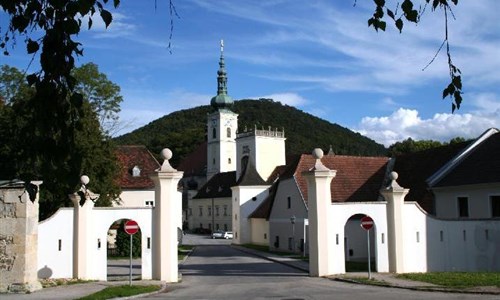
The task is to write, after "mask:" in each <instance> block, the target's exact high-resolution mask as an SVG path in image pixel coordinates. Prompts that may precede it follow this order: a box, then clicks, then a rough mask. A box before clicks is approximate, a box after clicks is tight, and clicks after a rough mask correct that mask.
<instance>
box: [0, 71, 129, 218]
mask: <svg viewBox="0 0 500 300" xmlns="http://www.w3.org/2000/svg"><path fill="white" fill-rule="evenodd" d="M1 70H2V73H1V74H0V79H2V81H1V82H0V97H2V98H3V99H5V101H4V102H5V105H2V106H0V156H1V158H2V159H1V160H0V177H1V178H20V179H22V180H31V179H42V180H43V181H44V184H43V188H42V189H41V192H42V194H41V197H40V204H41V205H40V218H41V219H44V218H46V217H48V216H50V215H51V214H52V213H54V212H55V211H56V210H57V209H58V208H59V207H61V206H70V205H71V203H70V201H69V198H68V194H69V193H72V192H74V191H75V190H76V189H77V186H78V185H79V178H80V176H81V175H83V174H86V175H88V176H89V177H90V178H91V183H90V185H89V188H90V189H92V190H93V191H94V192H96V193H99V194H101V196H100V198H99V200H98V202H97V203H96V205H98V206H109V205H110V204H111V202H112V201H114V200H115V199H117V198H118V196H119V193H120V189H119V187H118V185H117V182H116V180H115V176H116V174H117V172H118V170H119V169H118V164H117V160H116V157H115V150H114V145H113V143H112V141H111V140H110V139H109V138H107V137H106V136H105V135H104V134H103V133H102V130H101V126H100V124H99V121H98V118H97V114H96V113H95V112H94V111H93V110H92V106H91V104H90V103H89V102H88V101H86V100H84V101H82V107H81V112H82V113H81V114H80V115H79V116H78V118H76V119H75V121H76V123H75V124H74V129H73V130H74V145H73V146H72V147H70V148H69V149H70V150H71V151H65V150H66V149H65V148H64V146H61V144H63V143H64V140H63V139H62V138H61V135H60V134H59V132H54V134H53V135H50V136H43V134H44V132H45V131H44V129H43V128H39V127H37V126H38V125H40V124H39V123H35V124H34V123H33V122H32V120H33V115H34V114H35V113H36V112H37V109H39V107H38V106H34V105H32V104H33V102H32V101H31V98H30V95H32V94H35V93H36V91H35V90H34V89H33V88H30V87H29V86H28V84H27V83H26V82H25V81H24V80H23V77H22V74H21V72H19V71H18V70H16V69H15V68H10V67H6V66H2V68H1ZM4 71H5V72H4ZM19 79H20V81H19ZM12 82H14V83H15V82H17V85H18V88H17V89H16V88H15V85H13V84H11V83H12ZM4 95H5V96H4ZM7 97H10V98H7ZM54 117H56V116H54ZM29 137H30V138H29Z"/></svg>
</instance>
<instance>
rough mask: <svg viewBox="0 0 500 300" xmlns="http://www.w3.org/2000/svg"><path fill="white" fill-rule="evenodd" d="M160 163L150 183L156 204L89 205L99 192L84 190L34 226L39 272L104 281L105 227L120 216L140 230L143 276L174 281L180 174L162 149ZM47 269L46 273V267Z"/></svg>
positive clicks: (176, 266)
mask: <svg viewBox="0 0 500 300" xmlns="http://www.w3.org/2000/svg"><path fill="white" fill-rule="evenodd" d="M162 156H163V158H164V159H165V161H164V162H163V165H162V166H161V168H160V169H159V170H157V172H156V173H155V174H153V175H152V176H151V179H152V180H153V181H154V182H155V187H156V191H155V207H140V208H128V207H127V208H125V207H94V201H95V200H96V199H97V198H98V197H99V195H96V194H93V193H92V192H91V191H90V190H88V189H87V188H86V185H87V184H88V182H89V181H88V177H86V176H82V187H81V189H80V190H79V191H78V192H76V193H74V194H72V195H70V198H71V200H72V201H73V203H74V208H62V209H60V210H59V211H57V212H56V213H55V214H54V215H53V216H52V217H51V218H49V219H47V220H45V221H43V222H41V223H40V224H39V236H38V241H39V243H38V270H42V269H43V270H44V274H51V277H53V278H68V277H73V278H79V279H93V280H106V279H107V268H106V261H107V247H106V241H107V237H108V229H109V227H110V226H111V224H112V223H113V222H114V221H116V220H119V219H132V220H134V221H136V222H137V223H138V225H139V227H140V228H141V250H142V259H141V261H142V268H141V270H142V271H141V272H142V279H157V280H163V281H167V282H177V281H178V262H177V228H180V227H181V219H180V217H179V216H181V209H182V208H181V205H182V197H181V194H180V193H179V192H178V191H177V184H178V182H179V180H180V178H181V177H182V174H183V173H182V172H178V171H177V170H175V169H174V168H172V166H170V164H169V162H168V160H169V159H170V158H171V157H172V152H171V151H170V150H168V149H164V150H163V151H162ZM49 270H50V271H49Z"/></svg>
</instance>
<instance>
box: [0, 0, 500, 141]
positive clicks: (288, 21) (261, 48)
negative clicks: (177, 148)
mask: <svg viewBox="0 0 500 300" xmlns="http://www.w3.org/2000/svg"><path fill="white" fill-rule="evenodd" d="M416 2H418V1H416ZM422 2H425V1H422ZM353 3H354V0H352V1H349V0H348V1H330V0H311V1H296V0H295V1H294V0H268V1H257V0H238V1H234V0H217V1H214V0H182V1H180V0H174V4H175V5H176V9H177V13H178V14H179V16H180V18H176V17H174V20H173V21H174V31H173V38H172V41H171V42H172V53H170V52H169V49H168V48H167V45H168V43H169V35H170V15H169V7H168V1H167V0H157V8H156V10H155V4H154V1H152V0H150V1H125V0H122V4H121V6H120V7H119V8H118V9H117V10H114V9H110V10H111V12H112V13H113V16H114V21H113V23H112V24H111V26H110V28H108V29H107V30H106V29H104V26H103V24H102V22H98V20H97V18H94V26H93V29H92V30H90V31H88V30H83V31H82V32H81V33H80V35H79V37H78V40H79V41H80V42H82V43H83V46H84V56H83V57H81V58H79V60H78V64H83V63H87V62H94V63H96V64H97V65H98V66H99V69H100V71H101V72H103V73H105V74H107V76H108V77H109V79H111V80H112V81H113V82H115V83H117V84H118V85H119V86H120V87H121V91H122V95H123V97H124V102H123V103H122V106H121V107H122V112H121V115H120V116H121V122H122V124H123V127H124V129H123V130H122V131H121V132H120V133H125V132H128V131H131V130H133V129H135V128H138V127H141V126H144V125H145V124H147V123H149V122H151V121H152V120H155V119H157V118H159V117H162V116H164V115H166V114H168V113H171V112H173V111H176V110H179V109H185V108H190V107H194V106H199V105H205V104H209V102H210V99H211V97H212V96H214V95H215V93H216V90H217V83H216V71H217V69H218V59H219V55H220V52H219V51H220V48H219V40H220V39H224V44H225V51H224V56H225V59H226V68H227V71H228V78H229V79H228V91H229V94H230V95H231V96H232V97H233V99H246V98H260V97H270V98H273V99H274V100H276V101H280V102H282V103H286V104H288V105H292V106H295V107H297V108H299V109H301V110H303V111H305V112H308V113H311V114H313V115H315V116H318V117H320V118H323V119H326V120H328V121H330V122H332V123H337V124H339V125H341V126H345V127H347V128H349V129H351V130H354V131H358V132H360V133H361V134H363V135H366V136H368V137H370V138H372V139H374V140H375V141H377V142H379V143H382V144H385V145H386V146H388V145H390V144H392V143H394V142H396V141H399V140H403V139H406V138H408V137H412V138H413V139H434V140H440V141H448V140H449V139H451V138H453V137H456V136H462V137H466V138H473V137H477V136H478V135H479V134H481V133H482V132H484V131H485V130H486V129H488V128H490V127H497V128H498V127H500V71H499V70H500V21H499V18H498V11H500V2H499V1H496V0H483V1H460V2H459V5H458V6H457V7H454V8H453V12H454V15H455V17H456V20H453V19H451V20H450V21H449V40H450V46H451V51H452V55H453V56H452V58H453V60H454V63H455V64H456V65H457V66H458V67H459V68H460V69H461V71H462V73H463V84H464V92H465V94H464V95H463V97H464V102H463V105H462V108H461V109H460V110H459V111H458V112H455V114H451V102H450V100H449V99H445V100H442V99H441V95H442V90H443V88H444V87H445V86H446V85H447V84H448V83H449V75H448V69H447V63H446V62H447V60H446V54H445V52H444V51H442V52H441V53H440V54H439V55H438V56H437V58H436V60H435V61H434V62H433V63H432V64H431V65H430V66H429V67H428V68H427V69H426V70H425V71H422V69H423V68H424V67H425V66H426V65H427V64H428V62H429V61H430V60H431V59H432V58H433V57H434V55H435V53H436V51H437V50H438V48H439V46H440V45H441V43H442V41H443V39H444V36H445V34H444V21H443V13H442V11H437V12H432V11H431V10H430V7H428V8H427V11H426V13H425V15H424V17H423V19H422V21H421V23H419V24H418V25H417V26H415V25H414V24H410V23H405V27H404V30H403V34H399V32H398V31H397V30H396V29H395V28H394V27H393V26H392V25H390V26H388V29H387V31H386V32H379V33H377V32H375V31H374V30H373V29H372V28H368V26H367V20H368V18H369V17H370V16H371V15H372V13H373V8H374V4H373V2H372V1H364V0H358V1H357V5H356V6H355V7H353ZM387 3H389V6H391V7H395V4H394V3H395V1H387ZM1 17H2V19H3V21H1V23H2V24H5V23H4V22H5V20H6V18H5V15H1ZM21 45H22V44H21V43H20V44H19V45H18V48H17V49H16V50H15V51H12V54H11V56H8V57H5V56H1V58H0V59H1V61H0V64H9V65H12V66H15V67H18V68H20V69H25V68H26V67H27V65H28V62H29V60H30V57H28V56H27V55H26V54H25V51H24V45H22V46H21ZM19 46H21V47H19ZM31 68H32V70H34V69H36V68H38V65H37V64H35V65H34V66H32V67H31ZM165 130H168V128H166V129H165Z"/></svg>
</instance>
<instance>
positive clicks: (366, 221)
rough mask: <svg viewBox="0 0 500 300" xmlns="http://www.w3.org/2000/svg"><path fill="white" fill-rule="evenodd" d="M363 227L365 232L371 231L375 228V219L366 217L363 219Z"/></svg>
mask: <svg viewBox="0 0 500 300" xmlns="http://www.w3.org/2000/svg"><path fill="white" fill-rule="evenodd" d="M361 227H362V228H363V229H364V230H370V229H372V227H373V219H372V218H370V217H369V216H364V217H362V218H361Z"/></svg>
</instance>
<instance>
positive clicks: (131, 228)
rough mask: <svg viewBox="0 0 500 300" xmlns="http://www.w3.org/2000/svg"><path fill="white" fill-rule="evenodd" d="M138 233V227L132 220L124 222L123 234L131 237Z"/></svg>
mask: <svg viewBox="0 0 500 300" xmlns="http://www.w3.org/2000/svg"><path fill="white" fill-rule="evenodd" d="M137 231H139V225H138V224H137V222H136V221H134V220H128V221H127V222H125V232H126V233H128V234H130V235H132V234H136V233H137Z"/></svg>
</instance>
